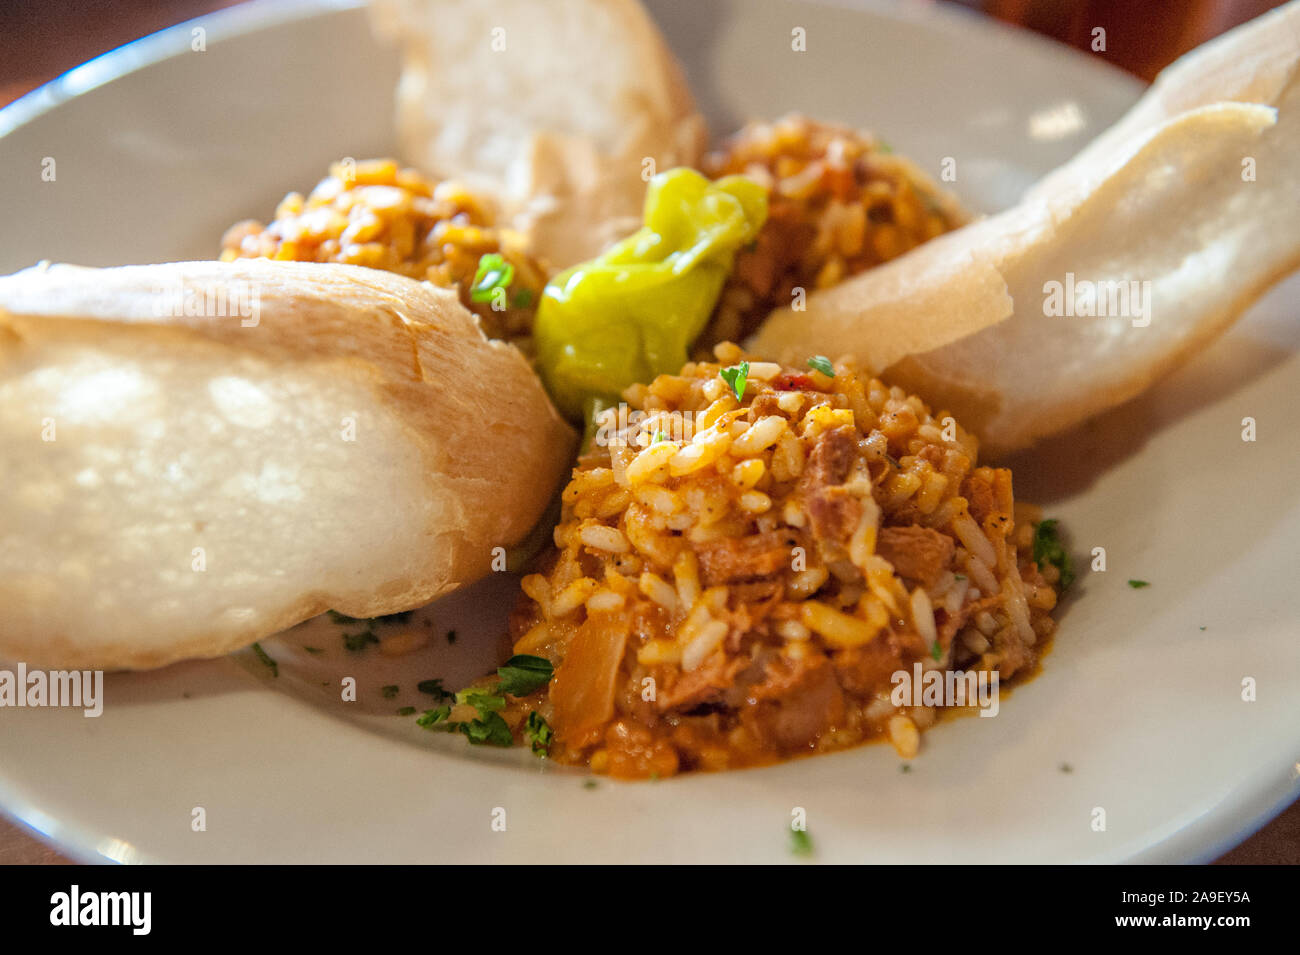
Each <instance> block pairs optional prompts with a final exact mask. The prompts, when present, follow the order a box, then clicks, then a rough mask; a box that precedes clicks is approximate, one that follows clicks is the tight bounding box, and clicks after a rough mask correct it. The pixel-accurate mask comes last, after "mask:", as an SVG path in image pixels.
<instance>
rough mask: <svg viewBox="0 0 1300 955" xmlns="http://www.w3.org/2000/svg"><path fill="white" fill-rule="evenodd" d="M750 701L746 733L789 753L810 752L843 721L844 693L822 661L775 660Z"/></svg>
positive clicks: (744, 715)
mask: <svg viewBox="0 0 1300 955" xmlns="http://www.w3.org/2000/svg"><path fill="white" fill-rule="evenodd" d="M749 697H750V699H751V700H752V701H753V705H751V706H746V707H745V708H744V710H743V711H742V713H741V719H742V720H743V721H744V722H745V724H746V727H747V729H748V730H749V731H750V732H751V733H753V734H754V735H755V736H757V737H759V738H760V739H764V740H769V741H771V742H772V743H775V744H776V746H777V747H779V748H780V749H782V750H785V751H787V752H790V751H793V750H799V749H806V748H808V747H809V746H811V745H812V744H813V743H815V742H816V741H817V739H818V738H819V737H820V736H821V735H822V734H823V733H825V732H826V731H827V730H830V729H832V728H833V727H835V726H837V725H839V724H841V723H843V721H844V712H845V711H844V693H843V691H842V690H841V689H840V684H839V681H838V680H836V678H835V667H834V666H832V665H831V662H830V660H828V659H827V658H826V657H824V656H820V655H815V654H809V655H808V656H805V657H802V658H800V659H797V660H791V659H788V658H786V657H776V658H775V659H773V660H771V661H769V662H768V664H767V668H766V671H765V674H764V680H763V682H761V683H758V684H755V685H754V686H752V687H750V690H749Z"/></svg>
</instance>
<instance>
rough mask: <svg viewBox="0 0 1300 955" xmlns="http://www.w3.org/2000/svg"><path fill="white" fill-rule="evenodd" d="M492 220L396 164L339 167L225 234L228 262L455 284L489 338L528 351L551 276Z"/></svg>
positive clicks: (484, 205)
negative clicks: (355, 270) (319, 267)
mask: <svg viewBox="0 0 1300 955" xmlns="http://www.w3.org/2000/svg"><path fill="white" fill-rule="evenodd" d="M493 223H494V216H493V212H492V207H491V202H490V200H488V199H487V198H486V197H483V196H479V195H476V194H474V193H473V192H471V191H470V190H469V189H467V188H466V187H465V186H464V185H462V184H460V183H457V182H454V181H451V180H445V181H441V182H439V181H436V180H433V179H429V178H427V177H426V176H423V175H421V174H420V173H419V172H417V171H415V170H414V169H403V168H401V167H399V166H398V164H397V163H396V162H395V161H393V160H391V159H373V160H366V161H363V162H353V161H345V162H337V163H334V164H333V165H331V166H330V173H329V175H328V176H326V177H325V178H324V179H322V180H321V181H320V182H319V183H318V184H317V185H316V187H315V188H314V189H312V191H311V193H310V194H309V195H308V196H307V197H306V198H303V196H302V195H301V194H299V193H296V192H291V193H289V194H288V195H287V196H285V197H284V199H282V200H281V201H280V204H279V206H277V207H276V210H275V218H274V219H273V220H272V221H271V222H270V224H268V225H262V223H260V222H257V221H256V220H252V219H249V220H246V221H244V222H238V223H236V224H235V225H233V226H231V227H230V228H229V229H228V230H226V234H225V235H224V236H223V237H222V240H221V246H222V252H221V260H222V261H223V262H227V261H230V260H232V259H247V258H265V259H288V260H292V261H298V262H340V263H343V264H345V265H364V266H367V267H369V268H373V269H383V270H384V271H387V272H396V273H398V274H399V275H405V276H407V277H409V278H414V279H424V280H426V281H429V282H432V283H433V284H434V285H439V286H442V287H444V288H455V289H456V290H457V292H458V293H459V294H460V298H461V301H462V302H463V303H464V305H465V307H466V308H468V309H470V310H471V311H472V312H475V313H476V314H477V315H478V316H479V318H480V319H482V321H483V331H484V333H485V334H486V335H488V336H489V337H490V338H502V339H506V340H510V341H515V342H516V343H518V344H521V345H523V346H525V348H526V347H527V336H528V335H529V333H530V332H531V331H532V324H533V315H534V314H535V312H536V308H537V300H538V296H540V295H541V292H542V288H543V287H544V286H545V285H546V279H547V275H546V272H545V270H544V268H543V267H542V266H541V265H540V264H539V263H538V262H536V261H535V260H534V259H532V258H531V257H530V256H529V255H528V254H527V252H526V250H525V248H526V242H525V239H524V237H523V236H522V235H520V234H519V233H517V232H514V231H513V230H510V229H504V228H498V227H497V226H495V225H494V224H493ZM494 254H495V255H497V256H500V258H501V262H500V265H499V266H498V267H497V269H495V270H491V269H489V268H488V267H486V266H485V263H484V257H485V256H492V255H494ZM489 261H490V260H489ZM502 272H505V274H504V275H502V274H501V273H502ZM476 279H477V280H478V281H476ZM497 286H500V289H501V291H500V293H499V294H496V288H497Z"/></svg>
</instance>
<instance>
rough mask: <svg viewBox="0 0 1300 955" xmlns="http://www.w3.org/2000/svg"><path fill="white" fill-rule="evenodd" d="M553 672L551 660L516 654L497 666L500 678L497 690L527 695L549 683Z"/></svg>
mask: <svg viewBox="0 0 1300 955" xmlns="http://www.w3.org/2000/svg"><path fill="white" fill-rule="evenodd" d="M554 672H555V671H554V668H553V667H552V666H551V661H550V660H547V659H546V658H545V657H534V656H529V655H528V654H524V653H521V654H518V655H516V656H513V657H511V658H510V659H509V660H507V661H506V663H505V666H502V667H498V668H497V676H499V677H500V678H501V686H500V687H499V688H498V692H499V693H508V694H509V695H510V696H527V695H528V694H529V693H532V692H533V691H534V690H538V689H541V688H542V687H544V686H546V684H548V683H550V682H551V676H552V674H553V673H554Z"/></svg>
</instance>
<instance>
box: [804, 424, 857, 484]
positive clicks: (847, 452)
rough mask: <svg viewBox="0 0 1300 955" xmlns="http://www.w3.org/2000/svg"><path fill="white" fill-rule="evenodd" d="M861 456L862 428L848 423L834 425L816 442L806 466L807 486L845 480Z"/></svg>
mask: <svg viewBox="0 0 1300 955" xmlns="http://www.w3.org/2000/svg"><path fill="white" fill-rule="evenodd" d="M857 457H858V431H857V429H856V428H851V427H849V426H848V425H842V426H840V427H838V428H831V429H830V430H829V431H827V432H826V433H825V434H823V435H822V436H821V437H820V438H818V439H817V443H816V444H814V445H813V449H812V451H811V452H809V454H808V464H807V466H806V467H805V468H804V473H803V478H802V481H803V487H804V490H805V491H814V490H818V489H820V488H824V487H829V486H831V485H835V484H843V483H844V481H845V479H846V478H848V476H849V472H850V471H852V470H853V463H854V461H856V460H857Z"/></svg>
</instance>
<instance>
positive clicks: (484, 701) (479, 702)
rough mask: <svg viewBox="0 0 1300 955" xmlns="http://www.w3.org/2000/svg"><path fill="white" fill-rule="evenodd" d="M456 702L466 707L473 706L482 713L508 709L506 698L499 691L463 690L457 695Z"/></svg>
mask: <svg viewBox="0 0 1300 955" xmlns="http://www.w3.org/2000/svg"><path fill="white" fill-rule="evenodd" d="M456 702H457V703H461V704H464V705H465V706H472V707H474V709H476V710H478V711H479V713H480V714H482V713H495V712H496V711H497V710H504V709H505V708H506V698H505V697H504V696H502V695H501V694H500V692H499V690H488V689H483V688H479V689H475V688H474V687H470V688H469V689H467V690H461V691H460V692H459V693H457V694H456Z"/></svg>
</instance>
